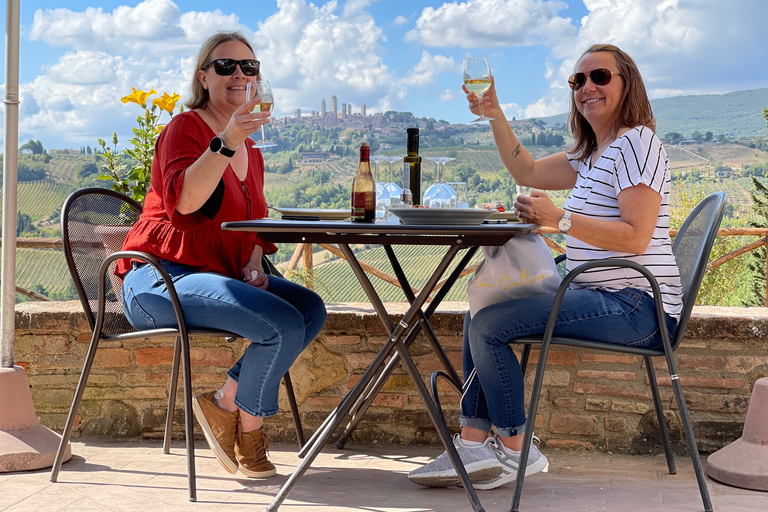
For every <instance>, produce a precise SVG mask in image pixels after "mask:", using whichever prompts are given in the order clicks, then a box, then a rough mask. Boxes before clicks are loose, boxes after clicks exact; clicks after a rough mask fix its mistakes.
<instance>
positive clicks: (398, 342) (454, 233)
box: [221, 219, 537, 512]
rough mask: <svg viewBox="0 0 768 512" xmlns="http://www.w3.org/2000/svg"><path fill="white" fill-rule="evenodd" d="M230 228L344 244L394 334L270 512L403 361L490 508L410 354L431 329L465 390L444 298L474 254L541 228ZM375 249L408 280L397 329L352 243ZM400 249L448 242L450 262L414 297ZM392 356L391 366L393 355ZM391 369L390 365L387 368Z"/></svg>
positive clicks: (259, 223) (256, 223) (292, 224)
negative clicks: (449, 342) (433, 320)
mask: <svg viewBox="0 0 768 512" xmlns="http://www.w3.org/2000/svg"><path fill="white" fill-rule="evenodd" d="M221 227H222V229H225V230H231V231H255V232H258V233H259V234H260V235H261V236H262V237H263V238H265V239H267V240H269V241H271V242H273V243H281V242H282V243H310V244H312V243H328V244H338V246H339V247H340V249H341V251H342V253H343V254H344V256H345V258H346V259H347V262H348V263H349V265H350V266H351V267H352V270H353V271H354V273H355V276H356V277H357V279H358V281H359V282H360V285H361V286H362V287H363V290H364V291H365V293H366V295H367V296H368V299H369V300H370V302H371V305H372V306H373V308H374V310H375V311H376V314H377V315H378V317H379V320H380V321H381V323H382V324H383V326H384V329H385V330H386V331H387V334H388V336H389V338H388V340H387V342H386V343H385V344H384V346H383V347H382V348H381V349H380V350H379V352H378V353H377V354H376V357H375V358H374V359H373V361H372V362H371V364H370V366H369V367H368V369H367V370H366V371H365V373H364V374H363V376H362V377H361V379H360V381H359V382H358V383H357V384H356V385H355V387H354V388H353V389H352V390H351V391H350V392H349V394H347V396H346V397H345V398H344V399H343V400H342V402H341V403H340V404H339V406H338V407H337V408H336V409H335V410H334V411H333V412H332V413H331V414H330V415H329V416H328V418H326V420H325V422H324V423H323V424H322V425H321V426H320V428H318V430H317V431H316V432H315V434H314V435H313V436H312V438H311V439H310V440H309V441H308V442H307V444H306V445H305V447H304V449H303V450H302V451H301V452H300V453H299V456H300V457H303V459H302V461H301V462H300V463H299V465H298V467H297V468H296V470H295V471H294V472H293V474H292V475H291V476H290V477H289V478H288V480H287V481H286V483H285V484H284V485H283V487H282V488H281V489H280V492H278V494H277V496H276V497H275V499H274V500H273V501H272V503H271V504H270V505H269V506H268V507H267V510H268V511H276V510H278V508H279V507H280V504H281V503H282V502H283V501H284V500H285V498H286V497H287V496H288V493H290V492H291V489H292V488H293V486H294V485H295V484H296V482H297V480H298V479H299V478H300V477H301V476H302V475H303V474H304V472H305V471H306V470H307V469H308V468H309V466H310V465H311V464H312V461H314V459H315V457H317V455H318V454H319V453H320V450H321V449H322V447H323V446H324V445H325V443H326V442H327V441H328V439H329V438H330V436H331V435H332V434H333V432H334V430H335V429H336V428H337V427H338V426H339V425H340V424H341V422H342V421H343V420H344V418H345V417H346V416H347V415H348V414H350V413H351V416H350V417H351V420H350V422H349V424H348V425H347V428H346V430H345V432H344V433H343V434H342V436H341V438H340V439H339V441H338V442H337V446H339V447H342V446H343V445H344V443H345V442H346V440H347V439H348V438H349V435H350V434H351V432H352V430H353V429H354V428H355V425H357V422H358V421H360V418H361V417H362V415H363V414H364V413H365V411H366V409H367V408H368V406H369V405H370V403H371V402H372V401H373V398H374V397H375V396H376V394H377V393H378V391H379V390H380V389H381V386H383V384H384V382H385V381H386V379H387V377H388V376H389V374H390V373H391V372H392V371H393V370H394V367H395V366H396V364H397V363H398V362H402V364H403V366H404V367H405V369H406V371H407V372H408V375H409V376H410V377H411V380H412V381H413V383H414V385H415V386H416V389H417V390H418V392H419V395H420V396H421V399H422V400H423V401H424V405H425V406H426V408H427V413H428V414H429V417H430V419H431V420H432V423H433V424H434V426H435V429H436V430H437V432H438V434H439V436H440V440H441V441H442V443H443V445H444V446H445V449H446V450H447V452H448V455H449V456H450V458H451V461H452V462H453V465H454V467H455V468H456V471H457V473H458V476H459V478H460V479H461V482H462V484H463V486H464V490H465V491H466V493H467V497H468V498H469V501H470V503H471V504H472V507H473V509H474V510H475V511H476V512H479V511H482V510H484V509H483V508H482V505H481V504H480V501H479V499H478V498H477V494H476V493H475V490H474V488H473V487H472V485H471V483H470V480H469V477H468V476H467V473H466V471H465V470H464V466H463V465H462V464H461V461H460V459H459V456H458V453H457V452H456V449H455V447H454V445H453V440H452V439H451V434H450V432H449V431H448V427H447V426H446V425H445V422H444V421H443V419H442V416H441V414H440V413H439V412H438V410H437V407H436V405H435V403H434V402H433V400H432V398H431V396H430V394H429V391H428V390H427V387H426V386H425V384H424V382H423V381H422V379H421V376H420V375H419V371H418V369H417V368H416V365H415V363H414V361H413V359H412V358H411V356H410V353H409V352H408V346H409V345H410V344H411V343H412V342H413V341H414V340H415V338H416V335H417V334H418V333H419V332H421V331H422V330H423V331H424V334H425V336H426V337H427V340H428V341H429V343H430V345H431V346H432V349H433V350H434V351H435V353H436V355H437V357H438V359H439V360H440V362H441V364H442V365H443V367H444V368H445V370H446V372H447V373H448V375H449V377H450V378H451V380H453V382H454V383H455V384H456V386H457V387H458V388H461V386H462V380H461V378H460V377H459V375H458V374H457V373H456V370H455V369H454V368H453V365H452V364H451V363H450V361H449V360H448V357H447V355H446V354H445V351H444V350H443V349H442V347H441V346H440V343H439V341H438V340H437V337H436V336H435V334H434V332H433V330H432V328H431V326H430V324H429V318H430V316H431V315H432V313H433V312H434V311H435V309H436V308H437V306H438V305H439V304H440V301H441V300H442V299H443V297H445V295H446V294H447V293H448V291H450V288H451V286H453V284H454V283H455V282H456V279H458V277H459V274H460V273H461V271H462V270H463V269H464V268H465V267H466V266H467V264H468V263H469V261H470V260H471V259H472V256H473V255H474V254H475V253H476V251H477V249H478V247H480V246H483V245H485V246H500V245H504V244H505V243H506V242H507V241H508V240H509V239H510V238H512V237H513V236H515V235H520V234H525V233H530V232H531V231H532V230H533V229H535V228H536V227H537V225H536V224H527V223H508V224H475V225H429V226H427V225H413V224H401V223H399V222H397V221H391V220H390V221H385V222H376V223H373V224H365V223H355V222H350V221H324V220H320V221H313V220H296V221H294V220H282V219H259V220H249V221H238V222H225V223H223V224H222V225H221ZM352 244H369V245H375V244H378V245H382V246H383V247H384V250H385V252H386V254H387V257H388V258H389V261H390V263H391V264H392V268H393V270H394V272H395V275H396V276H397V278H398V281H399V282H400V285H401V287H402V289H403V293H404V294H405V297H406V298H407V299H408V302H409V303H410V307H409V308H408V309H407V311H406V312H405V314H404V315H403V317H402V319H401V320H400V321H399V322H398V323H397V324H395V323H394V322H393V320H392V318H391V317H390V315H389V313H388V312H387V310H386V308H385V307H384V304H383V303H382V301H381V299H380V297H379V296H378V294H377V292H376V290H375V289H374V287H373V285H372V284H371V282H370V280H369V279H368V276H367V275H366V274H365V271H364V270H363V269H362V267H361V265H360V262H359V261H358V259H357V258H356V257H355V255H354V253H353V252H352V249H351V248H350V245H352ZM393 245H441V246H445V247H446V252H445V255H444V256H443V258H442V259H441V260H440V262H439V263H438V264H437V266H436V267H435V269H434V271H433V272H432V275H431V276H430V278H429V279H428V280H427V283H426V284H425V285H424V287H423V288H422V289H421V291H419V293H418V295H417V296H414V295H413V292H412V291H411V287H410V285H409V284H408V280H407V278H406V276H405V274H404V272H403V270H402V267H401V265H400V262H399V261H398V260H397V257H396V255H395V253H394V251H393V250H392V246H393ZM462 250H466V253H465V254H464V257H463V258H462V259H461V260H460V262H459V264H458V265H457V266H456V267H455V268H454V270H453V271H452V272H451V275H450V276H449V277H448V278H447V280H446V282H445V284H444V285H443V286H442V287H441V288H440V289H439V290H438V292H437V293H436V295H435V297H434V298H433V300H432V301H431V302H430V303H429V305H428V306H427V307H426V309H425V308H424V305H425V304H427V299H428V297H429V295H430V294H431V293H432V291H433V290H434V289H435V287H436V285H437V284H438V282H439V280H440V279H441V277H442V276H443V274H444V273H445V272H446V270H447V269H448V268H449V267H450V265H451V263H452V262H453V260H454V258H455V257H456V255H457V254H458V253H459V251H462ZM390 355H392V358H391V359H390V361H389V363H388V364H387V363H386V361H387V358H388V357H389V356H390ZM385 364H386V366H385Z"/></svg>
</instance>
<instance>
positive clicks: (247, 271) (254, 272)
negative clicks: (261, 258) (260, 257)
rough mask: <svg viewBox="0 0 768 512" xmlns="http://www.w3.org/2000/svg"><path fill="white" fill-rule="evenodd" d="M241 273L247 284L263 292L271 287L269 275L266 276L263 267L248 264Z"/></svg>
mask: <svg viewBox="0 0 768 512" xmlns="http://www.w3.org/2000/svg"><path fill="white" fill-rule="evenodd" d="M240 273H241V274H242V276H243V281H245V282H246V283H248V284H250V285H253V286H255V287H256V288H261V289H262V290H266V289H267V286H268V285H269V278H268V277H267V274H265V273H264V271H263V270H262V269H261V265H254V264H252V263H248V264H247V265H246V266H245V267H244V268H243V269H242V270H241V271H240Z"/></svg>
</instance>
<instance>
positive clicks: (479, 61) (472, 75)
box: [464, 55, 494, 123]
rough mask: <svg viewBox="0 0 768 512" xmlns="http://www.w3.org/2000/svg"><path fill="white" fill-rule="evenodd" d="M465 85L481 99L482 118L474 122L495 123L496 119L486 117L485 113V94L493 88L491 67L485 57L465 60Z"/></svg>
mask: <svg viewBox="0 0 768 512" xmlns="http://www.w3.org/2000/svg"><path fill="white" fill-rule="evenodd" d="M464 85H465V86H466V88H467V89H468V90H469V91H471V92H473V93H475V94H476V95H477V97H478V99H480V117H478V118H477V119H475V120H474V121H472V122H473V123H477V122H480V121H493V120H494V118H493V117H486V116H485V112H484V111H483V102H482V97H483V94H485V92H486V91H487V90H488V89H490V88H491V65H490V64H488V58H487V57H486V56H485V55H480V56H477V57H466V58H465V59H464Z"/></svg>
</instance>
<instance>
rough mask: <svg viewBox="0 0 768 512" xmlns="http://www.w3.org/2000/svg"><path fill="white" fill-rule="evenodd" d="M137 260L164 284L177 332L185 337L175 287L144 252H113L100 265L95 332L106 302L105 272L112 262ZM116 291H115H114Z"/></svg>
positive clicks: (162, 270)
mask: <svg viewBox="0 0 768 512" xmlns="http://www.w3.org/2000/svg"><path fill="white" fill-rule="evenodd" d="M125 258H128V259H138V260H141V261H144V262H146V263H147V264H149V265H151V266H152V268H154V269H155V270H156V271H157V272H158V273H159V274H160V277H161V278H162V279H163V281H164V282H165V285H166V288H167V289H168V295H169V297H170V299H171V305H172V306H173V311H174V313H175V315H176V323H177V325H178V326H179V332H180V334H181V336H182V337H184V338H186V337H187V323H186V321H185V320H184V311H183V310H182V308H181V302H180V301H179V296H178V294H177V293H176V287H175V286H174V285H173V280H172V279H171V276H170V275H169V274H168V271H167V270H165V267H163V265H161V264H160V262H159V261H158V260H157V258H155V257H154V256H152V255H151V254H147V253H145V252H140V251H118V252H113V253H112V254H110V255H109V256H107V257H106V258H104V260H103V261H102V263H101V267H100V268H99V295H98V297H99V304H98V306H97V310H96V329H98V331H97V332H101V327H102V325H103V322H104V309H105V302H106V289H105V286H104V283H105V279H106V277H107V272H108V271H109V267H110V265H111V264H112V262H113V261H115V260H119V259H125ZM115 291H117V290H115ZM118 300H120V297H118Z"/></svg>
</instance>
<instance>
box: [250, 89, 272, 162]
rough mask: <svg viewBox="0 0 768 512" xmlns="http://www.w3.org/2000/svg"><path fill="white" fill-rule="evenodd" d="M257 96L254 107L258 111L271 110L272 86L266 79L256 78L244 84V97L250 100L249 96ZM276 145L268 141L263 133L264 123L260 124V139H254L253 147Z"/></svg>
mask: <svg viewBox="0 0 768 512" xmlns="http://www.w3.org/2000/svg"><path fill="white" fill-rule="evenodd" d="M257 96H258V97H259V98H260V100H259V104H258V105H256V109H258V111H259V112H270V113H271V112H272V109H273V108H275V100H274V96H272V88H271V87H270V86H269V82H268V81H267V80H256V81H255V82H253V83H251V82H248V85H246V86H245V97H246V98H247V99H248V100H250V99H251V98H255V97H257ZM274 146H277V143H275V142H272V141H269V140H267V139H266V137H265V135H264V125H261V140H260V141H256V143H255V144H254V145H253V147H254V148H271V147H274Z"/></svg>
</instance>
